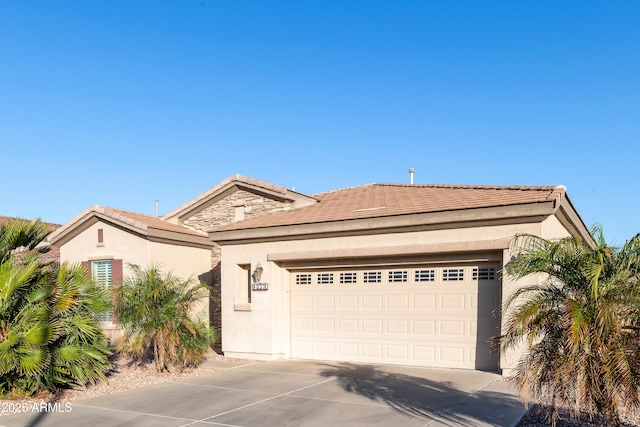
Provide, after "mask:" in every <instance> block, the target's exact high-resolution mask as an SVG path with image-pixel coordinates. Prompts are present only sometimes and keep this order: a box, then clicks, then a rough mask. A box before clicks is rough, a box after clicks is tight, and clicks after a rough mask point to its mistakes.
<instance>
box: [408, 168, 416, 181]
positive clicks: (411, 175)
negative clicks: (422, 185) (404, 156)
mask: <svg viewBox="0 0 640 427" xmlns="http://www.w3.org/2000/svg"><path fill="white" fill-rule="evenodd" d="M414 172H415V169H413V168H409V184H413V173H414Z"/></svg>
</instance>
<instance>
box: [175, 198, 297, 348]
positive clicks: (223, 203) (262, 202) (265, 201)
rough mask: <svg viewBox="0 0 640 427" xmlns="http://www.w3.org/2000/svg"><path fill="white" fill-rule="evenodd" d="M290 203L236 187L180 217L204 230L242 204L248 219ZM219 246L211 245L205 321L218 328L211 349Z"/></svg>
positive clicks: (218, 322)
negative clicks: (188, 214) (196, 211)
mask: <svg viewBox="0 0 640 427" xmlns="http://www.w3.org/2000/svg"><path fill="white" fill-rule="evenodd" d="M290 207H291V203H289V202H285V201H278V200H274V199H271V198H269V197H267V196H264V195H262V194H256V193H253V192H249V191H245V190H242V189H238V190H237V191H235V192H233V193H232V194H230V195H229V196H227V197H225V198H223V199H220V200H218V201H216V202H214V203H213V204H211V205H210V206H207V208H205V209H203V210H202V211H200V212H198V213H197V214H195V215H193V216H191V217H189V218H188V219H186V220H184V222H183V223H184V225H186V226H188V227H191V228H194V229H196V230H200V231H204V232H208V231H211V230H213V229H214V228H217V227H222V226H224V225H227V224H231V223H233V222H237V221H236V215H237V214H236V212H237V211H238V209H239V208H242V209H241V210H242V212H243V215H244V219H251V218H255V217H258V216H260V215H263V214H265V213H268V212H273V211H275V210H283V209H289V208H290ZM220 255H221V250H220V247H219V246H218V245H214V247H213V248H212V249H211V296H212V297H213V299H212V300H211V301H210V303H209V321H210V323H211V326H213V327H214V328H216V329H217V330H218V332H219V338H218V342H217V343H216V345H215V350H216V351H218V352H220V351H221V350H222V340H221V337H222V334H221V333H220V332H221V329H222V309H221V304H220V301H221V296H222V291H221V285H220V283H221V271H220Z"/></svg>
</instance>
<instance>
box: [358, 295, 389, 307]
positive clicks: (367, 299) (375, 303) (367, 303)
mask: <svg viewBox="0 0 640 427" xmlns="http://www.w3.org/2000/svg"><path fill="white" fill-rule="evenodd" d="M383 301H384V298H383V296H382V295H363V296H362V308H363V309H364V310H380V309H382V302H383Z"/></svg>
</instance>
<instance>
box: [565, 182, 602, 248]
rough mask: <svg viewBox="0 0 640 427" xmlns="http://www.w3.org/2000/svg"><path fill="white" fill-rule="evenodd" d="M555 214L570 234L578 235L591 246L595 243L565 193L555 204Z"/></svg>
mask: <svg viewBox="0 0 640 427" xmlns="http://www.w3.org/2000/svg"><path fill="white" fill-rule="evenodd" d="M555 215H556V217H557V218H558V221H560V223H561V224H562V225H563V226H564V228H566V229H567V231H569V233H571V235H572V236H576V237H579V238H580V239H582V240H583V241H584V242H585V243H586V244H587V245H589V246H591V247H592V248H593V247H595V244H596V243H595V241H594V240H593V236H591V232H590V231H589V228H588V227H587V225H586V224H585V223H584V221H583V220H582V217H580V214H578V211H577V210H576V208H575V207H574V206H573V203H571V200H570V199H569V196H568V195H567V194H566V193H565V194H564V197H562V199H561V201H560V203H558V204H557V206H556V209H555Z"/></svg>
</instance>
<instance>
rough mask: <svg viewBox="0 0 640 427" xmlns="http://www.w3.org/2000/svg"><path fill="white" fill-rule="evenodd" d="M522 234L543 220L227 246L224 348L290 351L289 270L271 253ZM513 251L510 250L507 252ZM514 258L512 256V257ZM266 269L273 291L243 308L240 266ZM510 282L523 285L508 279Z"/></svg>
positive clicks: (242, 352) (244, 352)
mask: <svg viewBox="0 0 640 427" xmlns="http://www.w3.org/2000/svg"><path fill="white" fill-rule="evenodd" d="M516 233H532V234H539V233H541V224H540V223H531V224H517V225H500V226H491V227H470V228H464V229H452V230H432V231H420V232H413V233H392V234H378V235H366V236H345V237H331V238H321V239H308V240H291V241H284V242H265V243H253V244H242V245H225V246H223V247H222V288H223V292H222V295H223V296H222V325H223V327H222V331H223V332H222V333H223V339H222V343H223V351H224V353H225V355H229V356H233V357H247V358H257V359H271V358H280V357H289V355H290V308H289V271H288V270H287V269H286V268H285V267H281V266H279V265H278V264H276V263H275V262H269V261H267V256H268V255H273V254H278V253H294V252H298V253H300V256H301V257H304V253H305V252H315V251H318V250H323V251H336V252H338V251H340V252H344V251H352V252H353V254H354V257H357V254H358V252H359V251H360V250H363V249H368V250H370V249H371V248H380V249H381V250H384V251H386V255H390V256H391V255H394V250H393V247H394V246H397V247H403V248H406V247H407V246H411V245H424V244H443V245H444V244H448V243H455V242H470V241H494V240H495V241H497V240H502V239H510V238H511V237H513V236H514V235H515V234H516ZM506 255H508V253H507V254H506ZM507 259H508V258H507ZM258 262H259V263H260V264H261V265H262V267H263V269H264V271H263V275H262V282H266V283H268V284H269V286H270V287H269V290H267V291H254V292H253V293H252V303H251V310H250V311H237V310H235V309H234V304H235V303H236V301H235V298H236V292H235V286H236V280H237V278H236V271H237V269H236V266H237V265H239V264H251V268H252V270H253V269H254V268H255V265H256V264H257V263H258ZM506 284H507V286H508V287H511V286H516V285H517V284H515V283H511V282H509V281H507V283H506Z"/></svg>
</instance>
